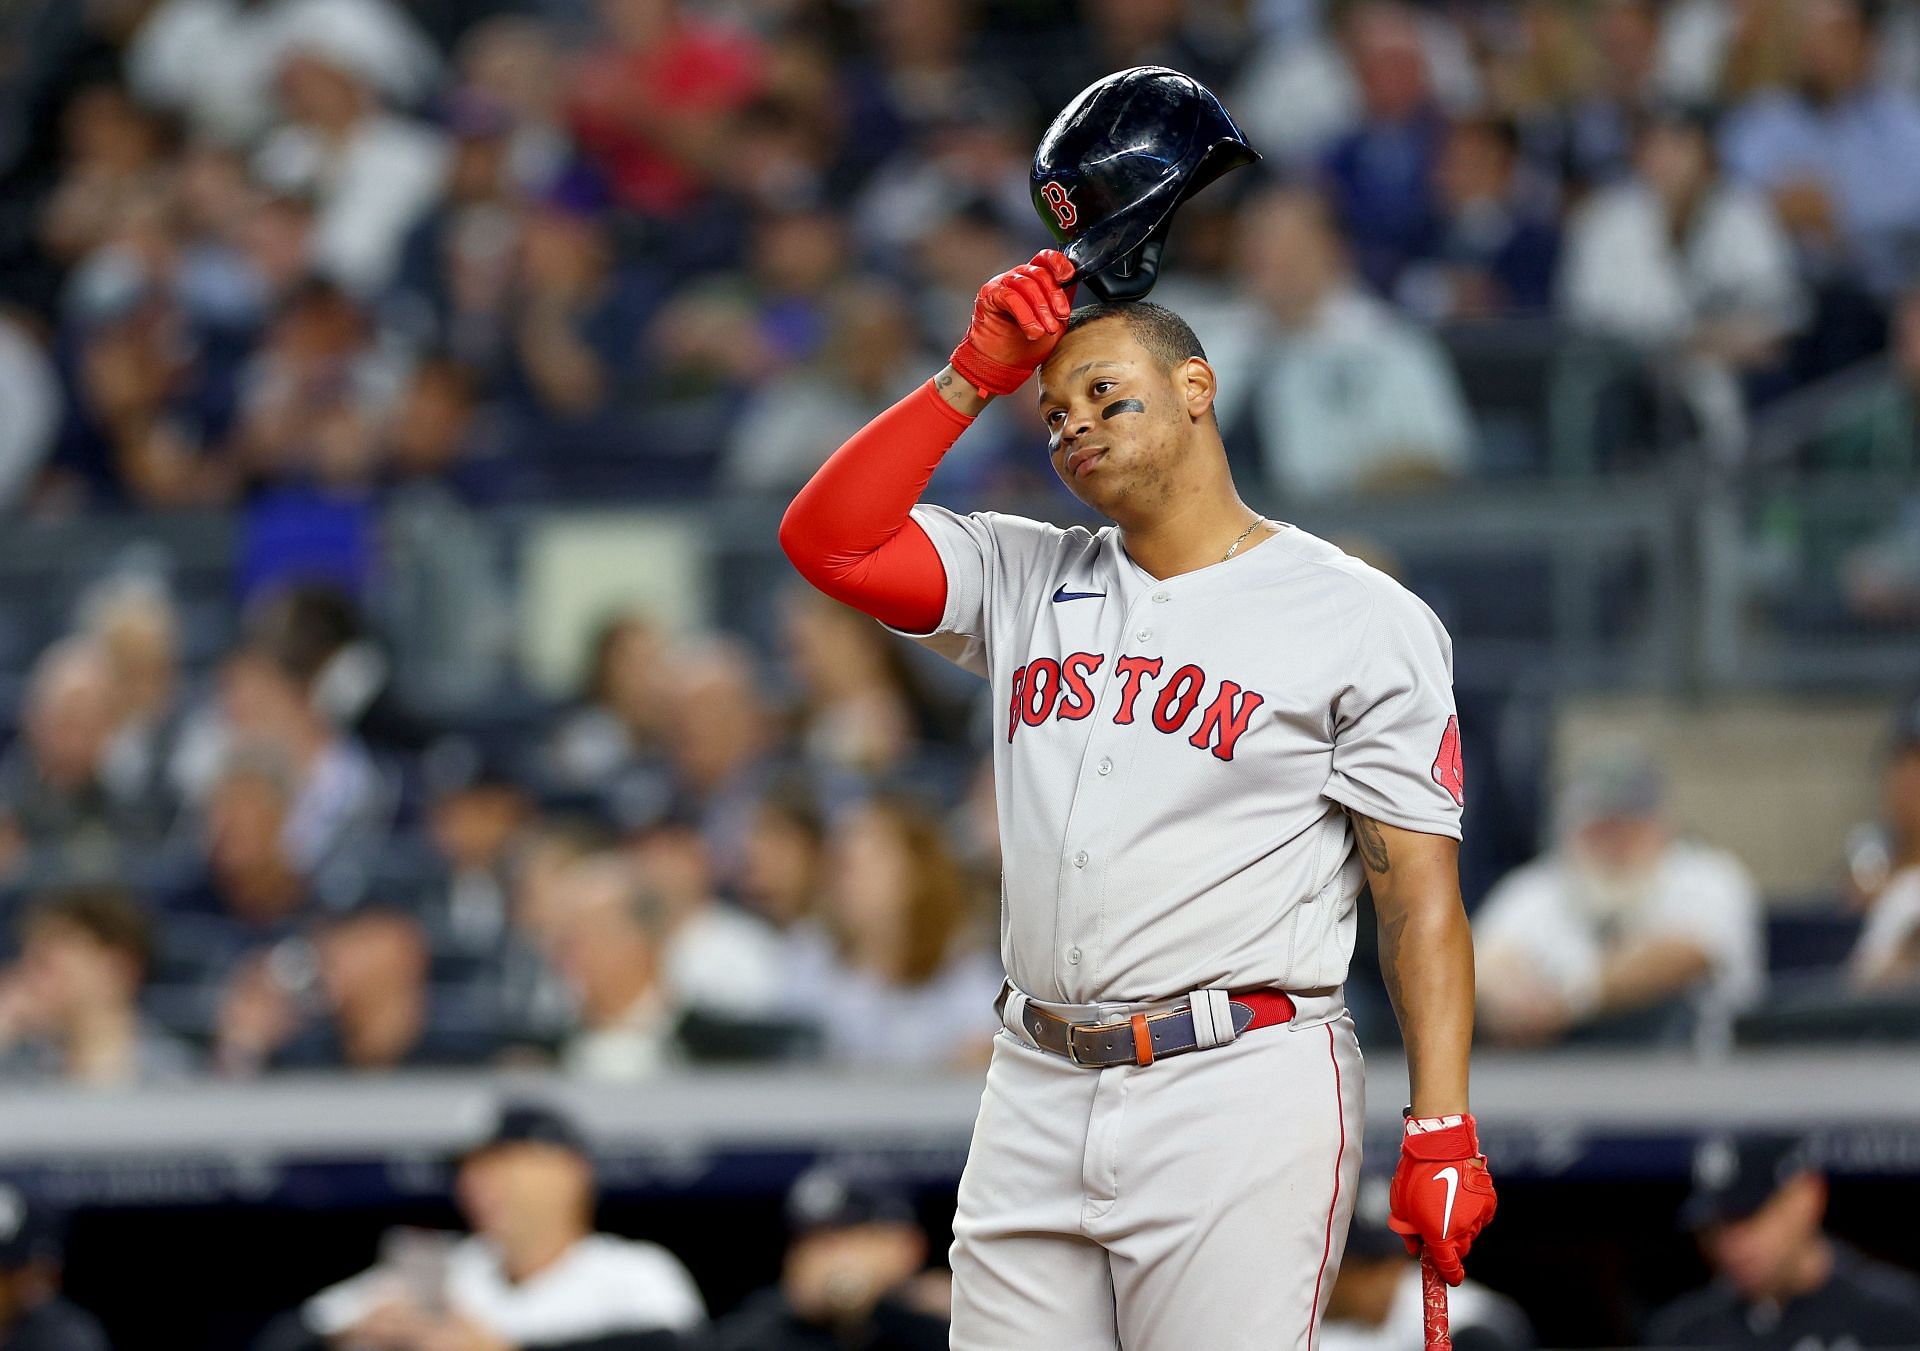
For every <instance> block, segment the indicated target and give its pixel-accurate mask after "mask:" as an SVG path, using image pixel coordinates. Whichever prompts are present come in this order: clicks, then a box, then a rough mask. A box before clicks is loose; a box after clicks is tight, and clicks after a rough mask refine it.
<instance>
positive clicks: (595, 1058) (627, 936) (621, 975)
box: [545, 852, 680, 1083]
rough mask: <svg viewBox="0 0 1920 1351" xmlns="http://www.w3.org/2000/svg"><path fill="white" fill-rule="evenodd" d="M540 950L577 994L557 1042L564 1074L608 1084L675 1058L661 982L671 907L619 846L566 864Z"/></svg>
mask: <svg viewBox="0 0 1920 1351" xmlns="http://www.w3.org/2000/svg"><path fill="white" fill-rule="evenodd" d="M554 893H555V898H556V900H557V902H558V905H557V907H556V914H555V915H554V918H553V922H552V925H551V927H550V932H549V933H548V935H547V936H546V939H545V947H546V955H547V958H548V960H549V961H551V962H552V964H553V967H554V969H555V970H556V971H558V972H559V973H560V980H561V982H562V983H563V984H564V985H565V986H566V989H567V993H568V995H569V996H570V997H571V999H572V1001H573V1008H574V1022H575V1027H574V1031H573V1032H572V1033H571V1034H570V1035H569V1036H568V1037H567V1039H566V1042H565V1044H564V1045H563V1046H562V1047H561V1050H560V1065H561V1068H562V1069H563V1070H565V1071H566V1072H567V1073H568V1074H572V1075H576V1076H578V1077H580V1078H583V1079H599V1080H602V1081H605V1082H610V1083H635V1082H638V1081H639V1080H642V1079H648V1078H651V1077H652V1076H654V1075H655V1074H658V1073H659V1072H661V1071H662V1070H663V1069H665V1068H667V1066H668V1065H670V1064H671V1063H672V1062H673V1061H674V1060H676V1059H678V1058H679V1055H680V1043H679V1038H678V1034H677V1025H678V1022H679V1011H678V1010H677V1009H676V1008H675V1007H674V1002H673V995H672V992H671V991H670V990H669V989H668V987H667V983H666V974H665V971H666V960H667V959H666V942H667V933H666V925H667V914H666V907H665V905H664V904H663V903H662V901H661V898H660V896H659V894H658V893H657V892H656V891H655V890H654V888H653V887H651V886H650V885H648V884H647V882H646V880H645V879H644V878H643V877H642V876H641V875H640V873H639V872H638V870H637V869H635V867H634V866H633V863H632V861H631V860H630V859H628V858H626V857H624V856H623V855H621V854H619V853H617V852H608V853H602V854H594V855H590V856H588V857H586V858H583V859H581V860H579V861H578V862H576V863H573V864H571V865H569V866H568V867H567V868H566V869H565V870H564V871H563V872H562V873H561V874H560V875H559V876H558V877H557V878H556V879H555V883H554Z"/></svg>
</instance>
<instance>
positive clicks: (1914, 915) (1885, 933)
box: [1847, 698, 1920, 990]
mask: <svg viewBox="0 0 1920 1351" xmlns="http://www.w3.org/2000/svg"><path fill="white" fill-rule="evenodd" d="M1881 800H1882V803H1883V807H1882V810H1883V811H1884V813H1885V821H1884V824H1885V827H1886V831H1887V836H1888V849H1887V853H1888V858H1887V867H1886V873H1887V875H1886V880H1885V881H1884V882H1883V883H1882V884H1881V885H1880V887H1879V889H1878V891H1877V892H1876V893H1875V894H1874V895H1872V896H1871V897H1869V898H1868V899H1869V903H1870V905H1871V909H1869V910H1868V912H1867V922H1866V926H1865V927H1864V928H1863V929H1862V930H1861V933H1860V938H1859V941H1858V943H1857V944H1856V945H1855V947H1854V950H1853V955H1852V957H1851V958H1850V959H1849V960H1848V964H1847V978H1848V981H1849V983H1850V984H1852V985H1853V987H1854V988H1855V989H1858V990H1875V989H1897V988H1911V987H1914V986H1916V985H1920V698H1914V699H1911V700H1909V701H1908V702H1907V703H1906V705H1905V706H1904V707H1903V708H1902V709H1901V710H1900V714H1899V717H1898V719H1897V720H1896V722H1895V724H1894V735H1893V744H1892V746H1891V747H1890V748H1889V751H1888V755H1887V764H1886V770H1885V772H1884V774H1883V776H1882V779H1881Z"/></svg>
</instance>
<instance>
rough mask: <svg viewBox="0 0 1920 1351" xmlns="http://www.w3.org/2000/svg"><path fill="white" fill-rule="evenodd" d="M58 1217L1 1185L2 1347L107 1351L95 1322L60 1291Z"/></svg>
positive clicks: (42, 1204)
mask: <svg viewBox="0 0 1920 1351" xmlns="http://www.w3.org/2000/svg"><path fill="white" fill-rule="evenodd" d="M61 1228H62V1224H61V1220H60V1217H59V1216H57V1215H56V1214H55V1213H54V1211H53V1209H52V1208H51V1207H50V1206H49V1205H48V1203H47V1202H45V1201H43V1200H41V1199H39V1198H37V1197H29V1196H28V1195H27V1194H26V1193H25V1192H23V1191H21V1190H20V1189H19V1188H18V1187H15V1186H13V1185H11V1184H8V1183H0V1349H4V1351H107V1334H106V1331H105V1330H104V1329H103V1328H102V1327H101V1326H100V1323H99V1320H98V1319H96V1318H95V1317H94V1316H93V1315H92V1314H90V1313H88V1312H87V1311H86V1310H85V1309H83V1308H81V1307H80V1306H79V1305H77V1304H75V1303H74V1302H73V1301H71V1300H69V1299H68V1298H67V1297H66V1296H65V1295H63V1294H62V1293H61V1292H60V1284H61V1270H60V1266H61V1257H62V1255H63V1248H64V1244H63V1243H62V1241H61V1238H62V1236H61Z"/></svg>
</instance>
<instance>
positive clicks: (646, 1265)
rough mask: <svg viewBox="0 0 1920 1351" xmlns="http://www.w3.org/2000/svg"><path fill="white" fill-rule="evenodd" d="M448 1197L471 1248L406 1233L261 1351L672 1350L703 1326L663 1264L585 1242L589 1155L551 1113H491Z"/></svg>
mask: <svg viewBox="0 0 1920 1351" xmlns="http://www.w3.org/2000/svg"><path fill="white" fill-rule="evenodd" d="M455 1194H456V1197H457V1199H458V1201H459V1205H460V1210H461V1213H462V1215H463V1216H464V1217H465V1218H466V1221H467V1223H468V1225H469V1226H470V1227H471V1229H472V1234H471V1235H470V1236H469V1237H466V1238H461V1239H459V1240H457V1241H455V1240H454V1239H453V1238H452V1236H451V1235H448V1236H445V1238H444V1239H442V1238H441V1236H438V1235H432V1234H422V1233H418V1232H415V1233H410V1234H406V1235H405V1236H404V1237H405V1238H406V1239H407V1240H410V1241H408V1242H404V1243H403V1242H395V1243H394V1244H393V1246H392V1249H391V1251H392V1252H393V1260H390V1261H383V1262H382V1263H381V1264H380V1265H377V1266H375V1267H373V1268H372V1269H370V1270H368V1271H365V1272H363V1273H361V1274H360V1275H358V1276H355V1277H352V1278H351V1279H349V1280H345V1281H342V1282H341V1283H340V1284H338V1285H335V1286H330V1287H329V1288H327V1289H325V1290H322V1291H321V1292H320V1293H319V1294H317V1295H315V1296H314V1297H313V1298H312V1299H310V1300H308V1301H307V1302H306V1303H305V1304H303V1305H302V1306H301V1307H300V1309H299V1311H298V1312H297V1313H296V1314H293V1315H290V1316H288V1317H287V1318H285V1319H283V1320H282V1321H281V1322H280V1323H279V1324H278V1325H276V1326H275V1327H274V1328H273V1329H272V1330H271V1332H270V1333H269V1335H268V1336H267V1337H266V1338H265V1339H263V1341H262V1342H261V1343H259V1348H260V1351H320V1348H322V1347H361V1346H364V1347H378V1348H381V1351H496V1349H497V1348H510V1347H517V1348H523V1349H525V1351H536V1349H537V1351H674V1348H676V1347H678V1346H679V1345H681V1343H680V1341H679V1336H681V1335H685V1334H688V1333H692V1332H694V1331H695V1330H696V1329H698V1328H699V1327H701V1326H702V1325H703V1324H704V1323H705V1321H706V1306H705V1304H704V1303H703V1302H702V1301H701V1298H700V1291H699V1289H698V1288H697V1287H696V1286H695V1285H694V1283H693V1278H692V1277H691V1276H689V1275H688V1274H687V1270H686V1268H685V1267H683V1266H681V1264H680V1262H679V1260H678V1259H677V1258H675V1257H674V1256H673V1254H671V1253H670V1252H668V1251H667V1250H666V1249H665V1248H662V1247H659V1246H658V1245H656V1244H652V1243H644V1242H636V1241H633V1240H629V1239H621V1238H615V1237H613V1236H612V1235H610V1234H597V1233H595V1232H594V1230H593V1205H594V1180H593V1160H592V1155H591V1152H590V1149H589V1146H588V1144H587V1141H586V1139H585V1138H584V1137H583V1136H582V1135H581V1134H580V1131H579V1129H578V1128H577V1127H576V1126H575V1125H574V1124H573V1123H572V1122H571V1121H569V1120H568V1119H567V1118H566V1117H564V1116H562V1115H561V1114H560V1113H559V1112H557V1111H555V1110H554V1109H553V1108H551V1107H548V1106H546V1105H545V1104H543V1103H539V1102H534V1101H531V1100H527V1101H514V1102H508V1103H506V1104H505V1105H503V1107H502V1108H501V1110H500V1114H499V1117H498V1119H497V1121H496V1122H495V1124H494V1127H493V1129H492V1132H491V1134H490V1135H489V1136H488V1137H487V1138H486V1139H485V1140H484V1141H482V1142H481V1143H480V1144H479V1145H478V1146H477V1147H476V1148H475V1149H474V1150H473V1151H472V1152H471V1153H469V1154H468V1155H467V1156H466V1157H465V1158H464V1159H463V1160H461V1162H460V1166H459V1173H458V1176H457V1179H456V1186H455ZM394 1237H395V1238H396V1239H399V1238H401V1237H402V1236H401V1235H399V1234H396V1235H395V1236H394ZM409 1255H410V1256H411V1257H413V1258H414V1259H415V1260H414V1261H413V1262H411V1263H409V1262H408V1261H407V1257H408V1256H409ZM423 1271H424V1272H426V1273H429V1274H426V1275H424V1276H423V1274H422V1273H423Z"/></svg>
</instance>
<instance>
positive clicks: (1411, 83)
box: [1324, 0, 1446, 294]
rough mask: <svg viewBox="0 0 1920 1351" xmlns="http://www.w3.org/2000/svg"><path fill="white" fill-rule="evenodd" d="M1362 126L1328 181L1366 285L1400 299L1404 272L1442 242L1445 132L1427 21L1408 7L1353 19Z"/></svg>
mask: <svg viewBox="0 0 1920 1351" xmlns="http://www.w3.org/2000/svg"><path fill="white" fill-rule="evenodd" d="M1346 29H1347V34H1346V37H1347V52H1348V59H1349V60H1350V61H1352V63H1353V73H1354V80H1355V82H1356V83H1357V84H1358V86H1359V91H1360V103H1361V110H1362V111H1361V118H1360V123H1359V125H1358V126H1357V127H1356V128H1355V129H1354V130H1353V131H1351V132H1349V133H1348V134H1347V135H1345V136H1343V137H1341V138H1340V139H1339V140H1338V141H1336V142H1334V144H1333V147H1332V149H1331V150H1330V151H1329V152H1328V154H1327V158H1326V162H1325V165H1324V173H1325V176H1326V179H1327V182H1328V186H1329V191H1330V195H1331V197H1332V201H1333V207H1334V211H1335V213H1336V214H1337V216H1338V218H1339V221H1340V226H1341V229H1342V231H1343V232H1344V233H1345V235H1346V237H1347V240H1348V242H1349V243H1350V244H1351V245H1352V249H1353V257H1354V263H1355V267H1356V268H1357V270H1358V271H1359V273H1360V275H1361V276H1362V277H1363V278H1365V280H1366V281H1367V282H1368V284H1370V285H1371V286H1373V287H1374V288H1376V289H1377V290H1380V291H1382V292H1385V293H1388V294H1391V292H1392V290H1393V288H1394V286H1395V285H1396V284H1397V283H1398V281H1399V279H1400V272H1401V269H1402V268H1404V267H1405V266H1406V265H1407V263H1408V262H1410V261H1411V260H1413V259H1415V258H1424V257H1430V256H1432V254H1433V251H1434V246H1435V244H1436V243H1437V242H1438V240H1439V238H1440V221H1439V218H1438V216H1437V215H1436V213H1435V209H1434V192H1433V174H1434V168H1435V166H1436V164H1437V163H1438V162H1439V159H1440V150H1441V142H1442V139H1443V138H1444V136H1445V134H1446V123H1445V120H1444V118H1443V117H1442V115H1441V113H1440V110H1439V108H1438V106H1437V105H1436V104H1435V101H1434V95H1433V87H1432V84H1431V81H1430V80H1429V78H1428V72H1427V56H1426V49H1425V47H1424V46H1423V44H1422V42H1421V36H1420V21H1419V18H1418V15H1417V14H1416V12H1415V11H1414V9H1413V7H1412V6H1411V5H1407V4H1403V3H1400V0H1367V3H1364V4H1361V5H1357V6H1356V7H1355V8H1354V11H1353V13H1352V14H1351V15H1350V16H1349V17H1348V19H1347V23H1346Z"/></svg>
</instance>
